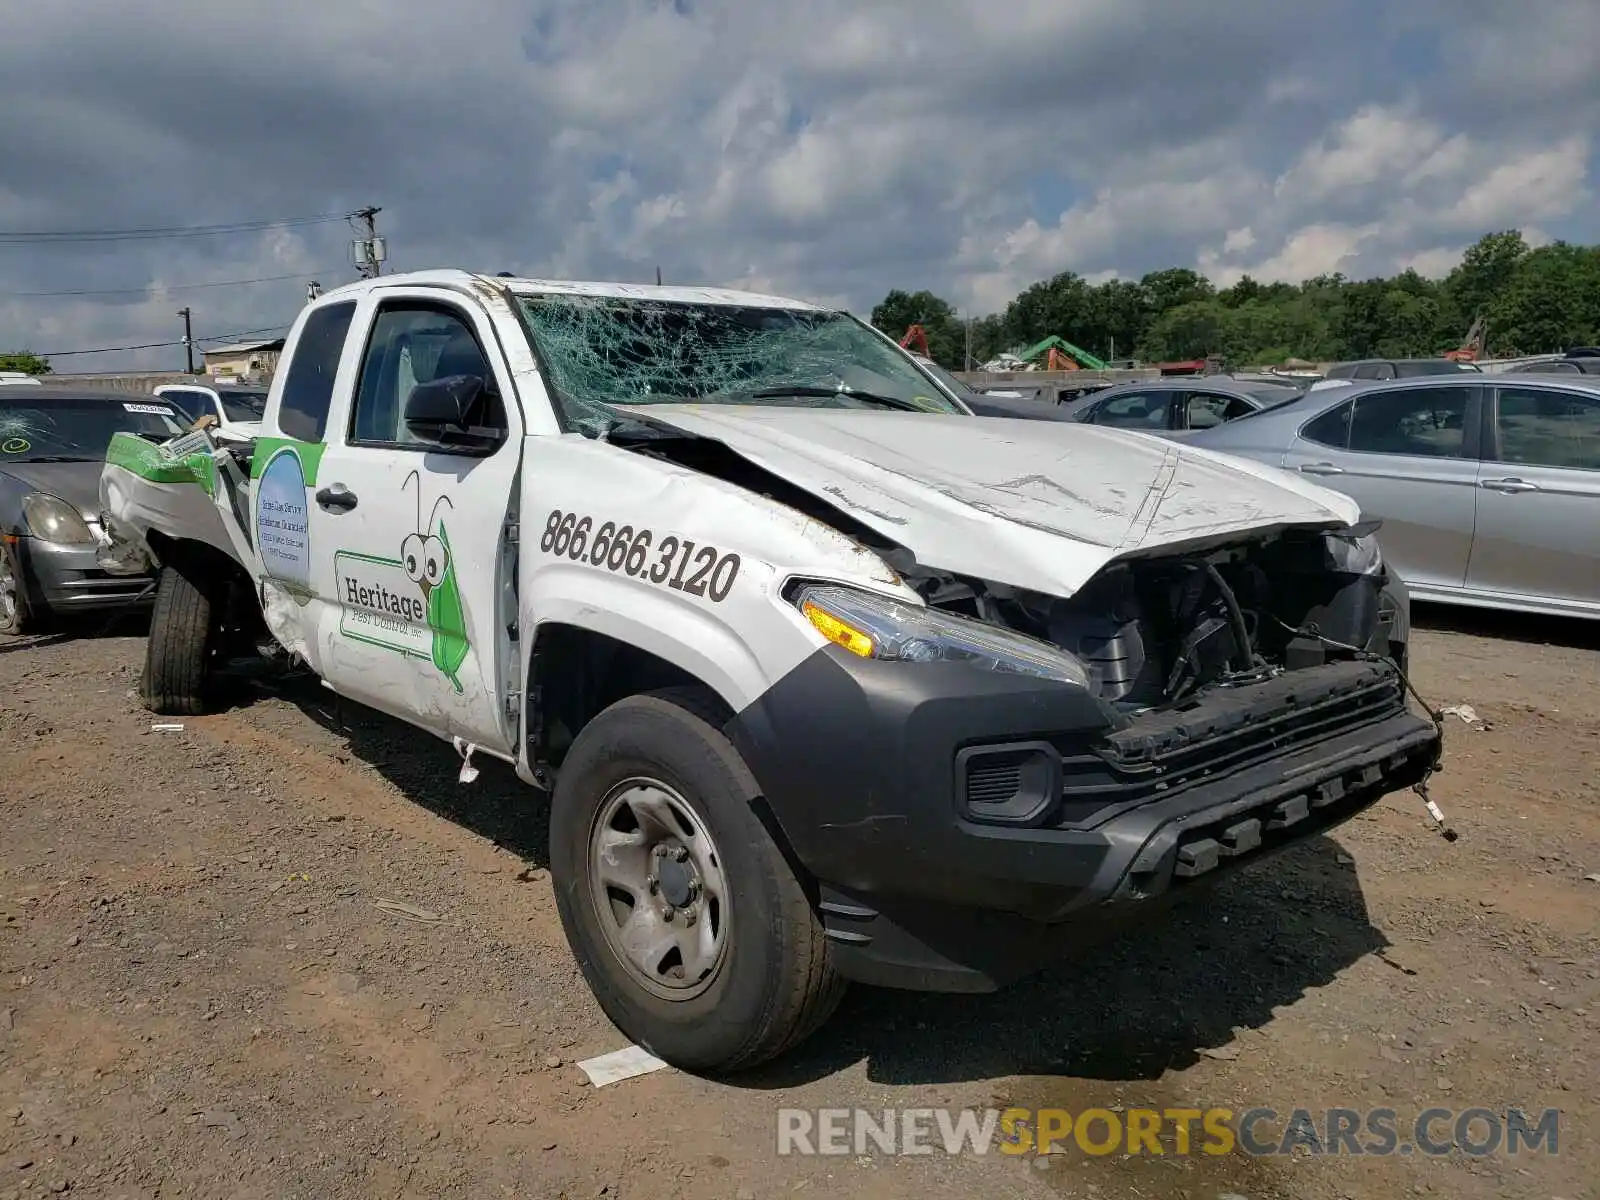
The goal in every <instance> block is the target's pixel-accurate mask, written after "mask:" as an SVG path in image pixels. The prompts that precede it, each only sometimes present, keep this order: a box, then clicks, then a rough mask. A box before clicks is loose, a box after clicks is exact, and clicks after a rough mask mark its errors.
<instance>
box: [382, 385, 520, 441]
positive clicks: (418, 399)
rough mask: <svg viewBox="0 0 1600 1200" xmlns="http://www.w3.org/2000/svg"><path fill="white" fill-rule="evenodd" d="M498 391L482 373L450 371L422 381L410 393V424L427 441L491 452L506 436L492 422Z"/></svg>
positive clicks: (407, 424) (408, 421)
mask: <svg viewBox="0 0 1600 1200" xmlns="http://www.w3.org/2000/svg"><path fill="white" fill-rule="evenodd" d="M493 400H494V393H493V391H491V390H490V388H489V387H488V385H487V384H486V383H485V381H484V378H483V376H481V375H446V376H444V377H443V378H440V379H431V380H429V381H428V382H427V383H419V384H417V385H416V386H415V387H413V388H412V389H411V394H410V395H409V396H407V397H406V410H405V421H406V428H407V429H409V430H410V431H411V432H412V433H414V434H415V435H416V436H417V437H419V438H421V439H422V440H423V441H427V442H433V443H435V444H437V445H438V446H440V447H441V448H444V449H448V450H455V451H458V452H462V453H467V454H474V453H487V452H489V451H491V450H493V449H494V448H495V447H496V446H498V445H499V444H500V443H501V442H503V441H504V440H505V436H506V433H505V429H504V428H502V427H500V426H498V425H494V424H490V423H489V421H488V419H487V418H488V417H489V415H490V413H491V412H492V410H493V403H492V402H493Z"/></svg>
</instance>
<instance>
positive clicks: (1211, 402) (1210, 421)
mask: <svg viewBox="0 0 1600 1200" xmlns="http://www.w3.org/2000/svg"><path fill="white" fill-rule="evenodd" d="M1252 411H1254V410H1253V409H1252V408H1251V406H1250V404H1249V402H1248V401H1245V400H1241V399H1239V397H1237V396H1225V395H1223V394H1222V393H1221V392H1190V393H1189V398H1188V402H1187V404H1186V405H1185V416H1186V418H1187V422H1188V426H1189V428H1190V429H1210V428H1211V427H1212V426H1213V425H1221V424H1222V423H1223V422H1225V421H1237V420H1238V419H1239V418H1240V417H1242V416H1244V415H1245V414H1246V413H1248V412H1252Z"/></svg>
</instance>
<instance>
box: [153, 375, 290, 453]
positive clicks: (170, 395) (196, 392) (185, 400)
mask: <svg viewBox="0 0 1600 1200" xmlns="http://www.w3.org/2000/svg"><path fill="white" fill-rule="evenodd" d="M154 391H155V394H156V395H157V396H160V397H161V398H162V399H163V400H165V401H166V402H167V403H168V404H171V405H173V406H175V407H176V408H178V409H179V410H181V411H182V412H183V413H184V415H186V416H187V417H188V418H189V419H190V420H191V421H198V420H200V419H201V418H202V417H210V418H212V419H213V420H214V421H215V425H213V427H212V428H213V431H214V433H215V435H216V436H217V437H218V438H219V439H221V440H224V441H233V442H246V441H249V440H250V439H251V438H253V437H255V436H256V435H257V434H259V433H260V432H261V416H262V414H263V413H265V412H266V409H267V388H266V385H264V384H248V383H233V382H230V381H227V380H222V379H215V378H207V379H196V380H195V381H194V382H193V383H189V382H184V383H164V384H162V385H161V386H160V387H158V388H155V389H154Z"/></svg>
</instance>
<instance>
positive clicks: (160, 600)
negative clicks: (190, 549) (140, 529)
mask: <svg viewBox="0 0 1600 1200" xmlns="http://www.w3.org/2000/svg"><path fill="white" fill-rule="evenodd" d="M199 576H201V572H200V571H199V570H198V569H196V568H195V567H194V566H193V565H188V564H185V565H180V564H179V563H168V564H167V565H166V566H164V567H162V568H161V579H160V582H159V583H158V584H157V587H156V603H155V610H154V611H153V612H152V613H151V614H150V637H149V640H148V641H147V642H146V643H145V657H144V676H143V678H142V679H141V680H140V698H141V699H142V700H143V701H144V706H145V708H147V709H149V710H150V711H151V712H153V713H158V714H160V715H162V716H196V715H198V714H200V713H203V712H205V710H206V697H207V695H208V693H209V685H210V682H211V659H212V649H213V647H214V645H215V643H216V640H217V637H216V634H217V614H216V613H215V612H214V611H213V610H214V608H215V607H217V606H215V605H213V603H212V592H214V591H215V590H216V588H215V587H214V586H209V587H208V586H205V584H206V581H205V580H204V579H203V578H200V577H199Z"/></svg>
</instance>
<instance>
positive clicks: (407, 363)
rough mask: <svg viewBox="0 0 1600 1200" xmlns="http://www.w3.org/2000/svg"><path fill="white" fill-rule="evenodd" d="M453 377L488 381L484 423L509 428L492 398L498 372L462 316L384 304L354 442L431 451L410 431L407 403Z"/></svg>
mask: <svg viewBox="0 0 1600 1200" xmlns="http://www.w3.org/2000/svg"><path fill="white" fill-rule="evenodd" d="M452 375H475V376H477V377H478V378H480V379H482V380H483V382H484V390H485V393H486V394H487V395H486V399H488V400H489V402H490V411H488V412H486V413H485V414H484V420H483V423H484V424H485V425H488V426H498V427H501V428H504V426H505V416H504V412H503V410H502V409H501V408H500V406H499V404H498V403H497V402H496V400H495V397H494V396H493V395H492V393H494V392H495V391H496V390H497V389H496V388H495V381H494V371H493V370H492V368H491V367H490V366H489V360H488V359H487V358H486V357H485V356H484V353H483V349H482V347H480V346H479V345H478V339H477V337H476V335H475V334H474V333H473V332H472V326H471V325H470V324H469V323H468V322H467V321H466V320H465V319H464V318H463V317H462V316H461V314H460V313H458V312H455V311H454V310H452V309H450V308H448V307H444V306H441V305H436V304H408V303H396V304H386V305H384V306H383V307H382V308H380V309H379V310H378V317H377V320H376V321H374V322H373V325H372V336H371V337H370V338H369V339H368V340H367V349H366V354H365V355H364V356H363V359H362V364H361V382H360V384H359V386H358V387H357V390H356V402H355V410H354V412H353V413H352V414H351V418H350V440H351V442H353V443H366V444H370V445H386V446H418V447H422V446H428V447H430V448H431V447H432V443H431V442H425V441H424V440H423V439H420V438H418V437H417V436H416V434H414V433H412V432H411V431H410V430H409V429H407V428H406V423H405V407H406V400H407V398H408V397H409V396H410V395H411V389H412V388H414V387H416V386H417V384H419V383H428V382H431V381H432V380H435V379H445V378H448V377H450V376H452Z"/></svg>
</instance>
